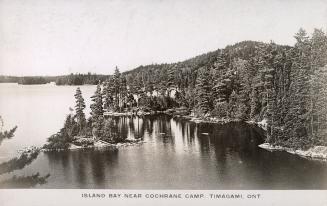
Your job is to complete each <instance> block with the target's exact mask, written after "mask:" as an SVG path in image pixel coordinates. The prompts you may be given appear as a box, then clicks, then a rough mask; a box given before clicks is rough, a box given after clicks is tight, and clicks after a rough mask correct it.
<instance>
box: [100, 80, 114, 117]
mask: <svg viewBox="0 0 327 206" xmlns="http://www.w3.org/2000/svg"><path fill="white" fill-rule="evenodd" d="M103 96H104V109H106V110H107V111H108V110H110V109H113V106H114V105H113V104H114V98H113V97H114V85H113V80H112V78H111V77H110V78H108V79H107V81H105V82H104V85H103Z"/></svg>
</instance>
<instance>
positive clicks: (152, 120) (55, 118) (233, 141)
mask: <svg viewBox="0 0 327 206" xmlns="http://www.w3.org/2000/svg"><path fill="white" fill-rule="evenodd" d="M75 90H76V87H75V86H54V85H49V84H47V85H33V86H22V85H17V84H0V114H1V115H2V116H3V119H4V121H5V126H6V127H7V128H9V127H12V126H14V125H18V130H17V132H16V135H15V137H14V138H13V139H12V140H7V141H4V142H3V143H2V145H1V146H0V161H1V162H2V161H5V160H7V159H9V158H10V157H13V156H14V155H16V154H17V153H16V151H17V150H18V149H21V148H23V147H25V146H30V145H36V146H41V145H43V144H44V143H45V141H46V138H47V137H49V136H50V135H51V134H53V133H55V132H57V131H58V130H59V129H60V128H61V127H62V125H63V121H64V119H65V116H66V115H67V114H68V113H69V109H68V108H69V107H73V106H74V96H73V95H74V93H75ZM81 90H82V92H83V96H84V98H85V100H86V103H87V107H89V104H90V102H89V97H90V96H91V95H92V94H93V93H94V90H95V86H82V87H81ZM86 112H87V113H89V109H88V110H87V111H86ZM114 121H117V122H118V125H119V131H120V133H121V135H126V136H127V137H128V138H142V139H143V140H144V142H145V143H143V144H140V145H136V146H129V147H125V148H120V149H119V150H111V149H87V150H78V151H68V152H49V153H41V154H40V155H39V156H38V158H37V159H36V160H35V161H34V162H33V163H32V164H31V165H29V166H27V167H26V168H24V169H23V170H19V171H15V172H13V173H10V174H7V175H3V176H2V177H1V178H6V177H11V176H12V175H13V174H15V175H32V174H34V173H36V172H39V173H40V174H41V175H46V174H48V173H50V175H51V176H50V177H49V179H48V183H46V184H44V185H40V186H37V188H114V189H327V181H326V180H327V164H326V163H324V162H318V161H311V160H306V159H303V158H300V157H298V156H294V155H291V154H288V153H285V152H274V153H271V152H268V151H265V150H263V149H260V148H258V147H257V145H258V144H260V143H262V142H263V138H264V137H263V135H262V131H260V130H259V129H258V128H254V127H250V126H248V125H246V124H240V123H239V124H235V123H233V124H227V125H216V124H195V123H192V122H188V121H183V120H176V119H172V118H170V117H167V116H156V117H147V118H143V119H142V118H136V117H134V118H126V117H124V118H118V117H117V118H114Z"/></svg>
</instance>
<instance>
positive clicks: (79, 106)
mask: <svg viewBox="0 0 327 206" xmlns="http://www.w3.org/2000/svg"><path fill="white" fill-rule="evenodd" d="M75 99H76V105H75V111H76V120H77V124H78V126H79V133H80V134H81V133H82V130H83V128H84V126H85V123H86V119H85V114H84V111H83V110H84V109H85V102H84V98H83V96H82V92H81V89H80V88H79V87H78V88H77V89H76V94H75Z"/></svg>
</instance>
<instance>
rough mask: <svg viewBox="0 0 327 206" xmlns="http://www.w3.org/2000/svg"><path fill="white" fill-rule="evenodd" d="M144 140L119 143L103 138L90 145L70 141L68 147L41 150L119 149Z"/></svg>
mask: <svg viewBox="0 0 327 206" xmlns="http://www.w3.org/2000/svg"><path fill="white" fill-rule="evenodd" d="M143 143H144V141H143V140H142V139H135V140H134V139H128V140H126V141H125V142H119V143H108V142H105V141H102V140H98V141H95V142H94V143H93V144H92V145H88V146H79V145H76V144H73V143H70V145H69V147H68V148H67V149H45V148H42V149H41V150H40V151H42V152H50V151H66V150H79V149H91V148H96V149H101V148H112V149H119V148H122V147H128V146H134V145H140V144H143Z"/></svg>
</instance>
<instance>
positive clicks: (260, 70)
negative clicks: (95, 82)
mask: <svg viewBox="0 0 327 206" xmlns="http://www.w3.org/2000/svg"><path fill="white" fill-rule="evenodd" d="M294 37H295V39H296V43H295V45H294V46H283V45H277V44H275V43H274V42H270V43H261V42H254V41H244V42H240V43H237V44H235V45H232V46H227V47H226V48H224V49H219V50H216V51H214V52H210V53H207V54H204V55H200V56H198V57H195V58H192V59H189V60H186V61H183V62H178V63H174V64H157V65H148V66H140V67H138V68H136V69H134V70H132V71H128V72H125V73H122V74H120V72H119V70H118V69H117V68H116V70H115V74H114V75H112V76H110V77H109V78H108V79H107V80H106V81H104V82H103V91H102V92H103V98H104V103H103V104H104V107H105V109H108V110H114V111H123V110H128V109H129V108H132V107H133V106H137V107H138V108H142V107H143V108H146V109H149V110H166V109H169V108H176V107H185V108H187V109H189V110H190V111H192V113H193V114H194V115H195V116H197V117H202V118H207V117H217V118H223V119H224V118H225V119H233V120H241V121H248V120H252V121H261V120H263V119H266V120H267V122H268V130H267V141H268V142H269V143H272V144H278V145H283V146H288V147H293V148H305V147H309V146H312V145H326V142H327V141H326V136H327V125H326V121H327V104H326V100H327V99H326V98H327V88H326V87H327V86H326V84H325V80H326V79H327V73H326V72H327V66H326V65H327V62H326V61H327V36H326V34H325V33H324V32H323V31H322V30H319V29H315V30H314V32H313V34H312V36H311V37H310V36H308V35H307V33H306V32H305V30H303V29H300V30H299V31H298V33H296V34H295V36H294ZM100 90H101V89H100ZM98 92H101V91H98Z"/></svg>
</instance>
